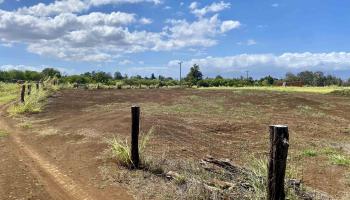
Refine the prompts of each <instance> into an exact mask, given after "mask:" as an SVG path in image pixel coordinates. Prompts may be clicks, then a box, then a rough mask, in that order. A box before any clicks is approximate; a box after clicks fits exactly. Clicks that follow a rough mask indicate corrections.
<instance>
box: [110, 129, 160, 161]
mask: <svg viewBox="0 0 350 200" xmlns="http://www.w3.org/2000/svg"><path fill="white" fill-rule="evenodd" d="M152 135H153V128H151V129H150V130H149V131H148V132H147V133H146V134H142V136H141V140H140V143H139V153H140V160H141V165H143V166H147V163H148V162H147V159H146V158H145V156H144V152H145V149H146V146H147V144H148V142H149V140H150V138H151V136H152ZM109 145H110V149H111V152H112V155H113V157H114V158H116V160H117V162H118V164H120V165H121V166H124V167H127V168H131V167H132V166H133V163H132V160H131V153H130V146H129V144H128V141H127V140H124V141H123V140H121V139H118V138H113V139H112V140H110V141H109Z"/></svg>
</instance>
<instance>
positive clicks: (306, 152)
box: [302, 149, 318, 157]
mask: <svg viewBox="0 0 350 200" xmlns="http://www.w3.org/2000/svg"><path fill="white" fill-rule="evenodd" d="M302 155H303V156H306V157H315V156H317V155H318V153H317V151H316V150H314V149H306V150H304V151H303V152H302Z"/></svg>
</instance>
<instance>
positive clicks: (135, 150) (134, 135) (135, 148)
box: [131, 106, 140, 168]
mask: <svg viewBox="0 0 350 200" xmlns="http://www.w3.org/2000/svg"><path fill="white" fill-rule="evenodd" d="M131 123H132V125H131V161H132V164H133V167H134V168H139V164H140V156H139V133H140V107H139V106H132V107H131Z"/></svg>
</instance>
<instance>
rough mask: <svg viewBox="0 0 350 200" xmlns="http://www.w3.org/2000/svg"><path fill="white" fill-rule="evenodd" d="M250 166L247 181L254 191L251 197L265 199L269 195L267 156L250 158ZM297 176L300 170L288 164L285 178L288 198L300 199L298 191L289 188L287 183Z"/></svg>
mask: <svg viewBox="0 0 350 200" xmlns="http://www.w3.org/2000/svg"><path fill="white" fill-rule="evenodd" d="M248 168H249V171H248V172H247V181H248V183H249V184H250V185H251V186H252V188H253V193H252V194H251V196H250V199H256V200H258V199H259V200H260V199H265V198H266V196H267V189H266V188H267V174H268V161H267V158H265V159H264V158H255V157H252V158H250V163H249V165H248ZM297 176H298V170H297V169H296V168H294V167H292V166H289V165H287V169H286V180H285V184H286V185H285V190H286V196H287V199H298V197H297V194H296V191H295V190H293V189H292V188H289V186H288V184H287V183H288V180H289V179H296V178H297ZM301 189H302V188H301Z"/></svg>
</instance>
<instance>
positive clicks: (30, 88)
mask: <svg viewBox="0 0 350 200" xmlns="http://www.w3.org/2000/svg"><path fill="white" fill-rule="evenodd" d="M27 87H28V95H30V94H31V93H32V85H31V84H28V86H27Z"/></svg>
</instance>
